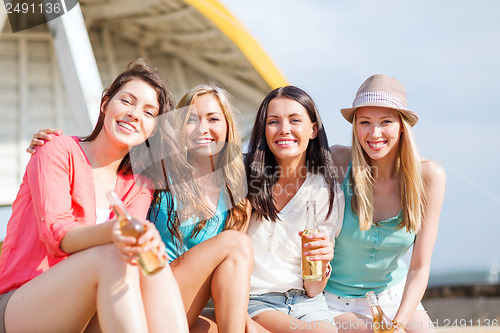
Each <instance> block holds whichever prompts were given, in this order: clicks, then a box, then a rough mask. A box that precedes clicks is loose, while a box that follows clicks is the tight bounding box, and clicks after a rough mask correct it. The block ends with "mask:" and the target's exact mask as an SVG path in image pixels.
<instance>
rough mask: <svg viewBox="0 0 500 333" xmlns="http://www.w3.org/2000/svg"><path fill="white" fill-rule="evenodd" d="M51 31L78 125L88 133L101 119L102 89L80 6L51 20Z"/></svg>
mask: <svg viewBox="0 0 500 333" xmlns="http://www.w3.org/2000/svg"><path fill="white" fill-rule="evenodd" d="M49 28H50V30H51V32H52V34H53V36H54V46H55V49H56V53H57V59H58V64H59V70H60V71H61V76H62V78H63V81H64V86H65V88H66V93H67V94H68V99H69V101H70V103H71V106H72V109H73V110H74V111H75V113H74V115H75V117H76V120H77V122H78V124H82V125H81V126H82V127H84V128H85V130H86V132H88V131H90V130H91V129H92V128H93V127H94V125H95V123H96V122H97V118H98V117H99V105H100V101H101V93H102V90H103V87H102V81H101V76H100V74H99V69H98V68H97V63H96V60H95V56H94V52H93V50H92V45H91V44H90V39H89V35H88V32H87V29H86V27H85V23H84V20H83V15H82V11H81V9H80V5H79V4H78V5H76V6H75V7H74V8H73V9H72V10H70V11H69V12H67V13H66V14H64V15H62V16H60V17H58V18H56V19H54V20H51V21H49ZM82 130H84V129H83V128H82Z"/></svg>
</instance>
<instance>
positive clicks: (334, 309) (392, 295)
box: [325, 279, 425, 319]
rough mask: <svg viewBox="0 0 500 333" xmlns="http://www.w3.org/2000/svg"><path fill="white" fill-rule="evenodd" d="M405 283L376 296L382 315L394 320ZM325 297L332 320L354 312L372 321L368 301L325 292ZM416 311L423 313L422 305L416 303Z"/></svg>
mask: <svg viewBox="0 0 500 333" xmlns="http://www.w3.org/2000/svg"><path fill="white" fill-rule="evenodd" d="M405 283H406V279H405V280H403V281H401V282H400V283H398V284H397V285H395V286H394V287H391V288H388V289H386V290H384V291H382V292H381V293H380V294H377V297H378V300H379V302H380V307H381V308H382V310H383V311H384V313H385V314H386V315H387V316H388V317H389V318H391V319H392V318H394V316H396V312H398V309H399V304H401V298H402V297H403V290H404V288H405ZM325 297H326V304H328V309H329V310H330V312H331V313H332V315H333V318H335V317H337V316H340V315H342V314H344V313H348V312H354V313H359V314H361V315H363V316H365V317H368V318H370V319H373V318H372V313H371V311H370V306H369V305H368V300H367V299H366V298H365V297H359V298H345V297H340V296H337V295H334V294H332V293H329V292H326V291H325ZM417 310H423V311H425V309H424V307H423V306H422V303H418V306H417Z"/></svg>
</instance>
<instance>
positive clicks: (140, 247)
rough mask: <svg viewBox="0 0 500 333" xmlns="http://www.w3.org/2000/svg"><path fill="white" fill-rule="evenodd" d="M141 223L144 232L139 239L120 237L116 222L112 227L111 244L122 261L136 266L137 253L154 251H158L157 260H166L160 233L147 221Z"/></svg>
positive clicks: (118, 226) (118, 225)
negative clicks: (144, 229)
mask: <svg viewBox="0 0 500 333" xmlns="http://www.w3.org/2000/svg"><path fill="white" fill-rule="evenodd" d="M143 223H144V227H145V228H146V232H144V234H142V235H141V236H140V237H139V239H136V238H135V237H132V236H124V235H122V233H121V230H120V224H119V223H118V222H115V224H114V226H113V243H114V244H115V247H116V248H117V250H118V252H119V253H120V255H121V257H122V259H123V260H125V261H126V262H128V263H129V264H132V265H135V264H137V260H138V259H139V253H141V252H147V251H151V250H155V249H156V250H157V251H158V252H157V253H158V257H159V258H164V259H167V256H166V253H165V244H164V243H163V241H162V239H161V237H160V233H159V232H158V230H157V229H156V227H155V226H154V224H153V223H151V222H149V221H143Z"/></svg>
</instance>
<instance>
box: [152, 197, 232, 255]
mask: <svg viewBox="0 0 500 333" xmlns="http://www.w3.org/2000/svg"><path fill="white" fill-rule="evenodd" d="M223 196H224V195H223V194H222V191H221V195H220V196H219V202H218V203H217V208H216V211H215V213H214V215H213V216H212V217H211V218H210V219H209V220H207V223H206V225H205V227H204V228H203V229H202V230H201V231H200V232H199V233H198V234H196V236H195V237H191V236H192V234H193V230H194V228H195V227H196V226H197V225H198V223H199V222H200V220H198V219H194V218H189V219H188V220H186V221H182V222H181V223H180V231H181V233H182V244H180V242H179V241H178V240H177V239H175V238H174V237H173V236H172V234H171V233H170V231H169V230H168V226H167V222H168V208H169V207H168V204H169V202H172V201H171V200H169V199H170V198H171V194H170V193H169V192H163V193H161V195H160V197H161V201H160V205H158V204H156V205H153V206H152V207H151V208H150V210H149V214H148V219H149V220H150V221H152V222H153V223H154V224H155V225H156V228H157V229H158V231H159V232H160V235H161V238H162V240H163V242H164V243H165V246H166V252H167V254H168V257H169V260H170V261H172V260H174V259H175V258H177V257H178V256H180V255H181V254H183V253H184V252H186V251H187V250H189V249H190V248H192V247H194V246H196V245H198V244H200V243H201V242H204V241H206V240H207V239H210V238H212V237H214V236H216V235H218V234H220V233H221V232H222V230H223V229H224V226H225V225H226V219H227V214H228V212H227V209H226V204H225V202H224V198H223ZM173 204H174V213H173V214H175V211H176V209H177V208H178V203H177V201H176V200H175V199H174V200H173Z"/></svg>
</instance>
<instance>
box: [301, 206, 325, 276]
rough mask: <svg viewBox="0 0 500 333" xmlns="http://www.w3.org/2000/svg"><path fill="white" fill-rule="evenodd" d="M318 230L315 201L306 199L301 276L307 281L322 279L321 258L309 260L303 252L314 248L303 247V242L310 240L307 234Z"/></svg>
mask: <svg viewBox="0 0 500 333" xmlns="http://www.w3.org/2000/svg"><path fill="white" fill-rule="evenodd" d="M317 232H319V228H318V221H317V219H316V201H315V200H309V201H307V212H306V228H305V229H304V232H303V233H302V242H301V243H302V261H301V267H302V278H303V279H304V280H308V281H321V280H322V279H323V267H322V262H321V260H316V261H311V260H309V257H308V256H305V255H304V252H306V251H310V250H314V248H304V244H306V243H309V242H310V241H311V240H310V239H307V235H310V234H314V233H317Z"/></svg>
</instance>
